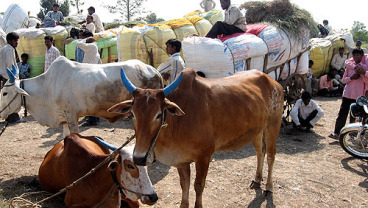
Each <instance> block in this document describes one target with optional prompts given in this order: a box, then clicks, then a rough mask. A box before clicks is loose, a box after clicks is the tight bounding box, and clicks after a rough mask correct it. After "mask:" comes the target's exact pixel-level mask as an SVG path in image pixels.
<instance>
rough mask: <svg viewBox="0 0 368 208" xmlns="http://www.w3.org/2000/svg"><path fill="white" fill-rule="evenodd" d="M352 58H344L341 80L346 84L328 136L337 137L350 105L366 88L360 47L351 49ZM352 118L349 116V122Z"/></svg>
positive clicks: (367, 70) (367, 81)
mask: <svg viewBox="0 0 368 208" xmlns="http://www.w3.org/2000/svg"><path fill="white" fill-rule="evenodd" d="M352 54H353V58H351V59H348V60H346V62H345V64H346V69H345V73H344V76H343V77H342V81H343V82H344V83H345V84H346V85H345V88H344V92H343V94H342V103H341V106H340V111H339V114H338V117H337V119H336V123H335V130H334V133H332V134H330V135H329V137H330V138H334V139H337V138H338V135H339V133H340V131H341V129H342V128H343V127H344V126H345V123H346V119H347V117H348V114H349V110H350V105H351V104H352V103H355V100H356V99H357V98H358V97H360V96H364V95H365V91H366V90H367V89H368V66H367V65H366V64H365V63H364V62H363V57H364V52H363V50H362V49H357V48H356V49H354V50H353V53H352ZM353 122H354V118H352V117H351V116H350V123H353Z"/></svg>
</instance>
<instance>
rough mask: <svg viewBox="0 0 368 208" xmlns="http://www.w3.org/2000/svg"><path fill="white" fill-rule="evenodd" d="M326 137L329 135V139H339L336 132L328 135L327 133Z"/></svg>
mask: <svg viewBox="0 0 368 208" xmlns="http://www.w3.org/2000/svg"><path fill="white" fill-rule="evenodd" d="M328 137H330V138H331V139H339V136H338V135H337V134H336V133H331V134H330V135H328Z"/></svg>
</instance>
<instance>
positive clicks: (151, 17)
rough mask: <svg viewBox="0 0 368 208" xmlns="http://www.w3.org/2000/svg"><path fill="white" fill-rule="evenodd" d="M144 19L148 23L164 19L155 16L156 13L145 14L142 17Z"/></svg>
mask: <svg viewBox="0 0 368 208" xmlns="http://www.w3.org/2000/svg"><path fill="white" fill-rule="evenodd" d="M143 20H144V21H146V22H147V23H148V24H154V23H156V22H162V21H165V20H164V19H162V18H157V15H156V13H151V14H149V15H147V16H146V17H145V18H143Z"/></svg>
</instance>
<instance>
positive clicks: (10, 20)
mask: <svg viewBox="0 0 368 208" xmlns="http://www.w3.org/2000/svg"><path fill="white" fill-rule="evenodd" d="M27 26H28V14H27V13H26V12H25V11H24V10H23V9H22V8H20V6H19V5H17V4H12V5H10V6H9V7H8V9H7V10H6V11H5V14H4V17H3V21H2V22H1V28H2V29H3V30H4V32H5V33H6V34H8V33H10V32H13V31H15V30H17V29H20V28H25V27H27Z"/></svg>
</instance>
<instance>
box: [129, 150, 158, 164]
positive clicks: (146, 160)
mask: <svg viewBox="0 0 368 208" xmlns="http://www.w3.org/2000/svg"><path fill="white" fill-rule="evenodd" d="M154 160H155V154H154V153H153V151H150V152H148V153H147V154H145V155H144V156H137V155H135V154H134V155H133V162H134V164H136V165H140V166H146V165H149V164H151V163H153V162H154Z"/></svg>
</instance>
